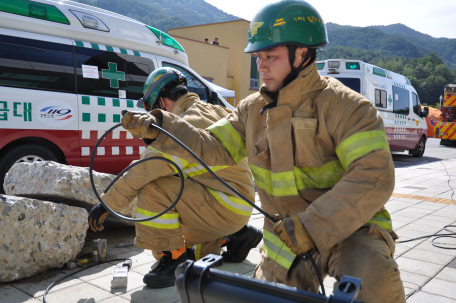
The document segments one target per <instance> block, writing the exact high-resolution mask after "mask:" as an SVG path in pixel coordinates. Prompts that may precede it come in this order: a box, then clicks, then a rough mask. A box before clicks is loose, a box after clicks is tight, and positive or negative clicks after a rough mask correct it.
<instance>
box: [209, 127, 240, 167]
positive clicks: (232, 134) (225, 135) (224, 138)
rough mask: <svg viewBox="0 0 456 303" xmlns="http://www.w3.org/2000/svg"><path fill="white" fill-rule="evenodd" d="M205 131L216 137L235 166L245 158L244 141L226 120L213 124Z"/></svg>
mask: <svg viewBox="0 0 456 303" xmlns="http://www.w3.org/2000/svg"><path fill="white" fill-rule="evenodd" d="M207 130H208V131H210V132H211V133H212V134H213V135H214V136H216V137H217V139H218V140H219V141H220V143H222V145H223V147H224V148H225V149H226V150H227V151H228V152H229V153H230V155H231V157H232V158H233V160H234V162H236V164H239V163H241V161H242V160H244V159H245V158H247V150H246V149H245V141H244V139H243V138H242V136H241V135H240V134H239V133H238V131H237V130H236V129H235V128H234V127H233V125H231V123H230V121H228V120H227V119H226V118H223V119H221V120H219V121H217V122H215V123H214V124H212V125H211V126H209V127H208V128H207Z"/></svg>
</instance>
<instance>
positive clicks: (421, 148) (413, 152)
mask: <svg viewBox="0 0 456 303" xmlns="http://www.w3.org/2000/svg"><path fill="white" fill-rule="evenodd" d="M425 149H426V142H425V140H424V137H421V140H420V143H418V146H417V147H416V149H413V150H411V151H409V154H411V155H412V156H414V157H422V156H423V154H424V150H425Z"/></svg>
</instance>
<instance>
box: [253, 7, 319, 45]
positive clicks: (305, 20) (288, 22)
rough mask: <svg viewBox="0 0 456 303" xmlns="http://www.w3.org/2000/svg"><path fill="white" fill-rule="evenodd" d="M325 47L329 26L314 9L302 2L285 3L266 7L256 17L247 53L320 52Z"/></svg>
mask: <svg viewBox="0 0 456 303" xmlns="http://www.w3.org/2000/svg"><path fill="white" fill-rule="evenodd" d="M326 44H328V38H327V33H326V26H325V24H324V22H323V19H322V18H321V16H320V14H319V13H318V12H317V10H316V9H315V8H314V7H313V6H312V5H310V4H309V3H307V2H305V1H301V0H282V1H279V2H276V3H272V4H269V5H266V6H265V7H263V8H262V9H261V10H260V11H259V12H258V13H257V14H256V15H255V17H253V20H252V22H251V23H250V29H249V44H247V47H246V48H245V52H246V53H254V52H258V51H262V50H267V49H270V48H274V47H278V46H281V45H296V46H298V47H306V48H318V47H323V46H325V45H326Z"/></svg>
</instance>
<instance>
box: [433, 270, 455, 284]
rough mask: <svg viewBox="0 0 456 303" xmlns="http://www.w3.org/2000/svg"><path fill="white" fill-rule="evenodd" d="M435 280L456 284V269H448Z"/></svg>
mask: <svg viewBox="0 0 456 303" xmlns="http://www.w3.org/2000/svg"><path fill="white" fill-rule="evenodd" d="M435 278H436V279H439V280H445V281H449V282H453V283H456V269H454V268H450V267H446V268H444V269H442V271H441V272H439V274H438V275H437V276H436V277H435Z"/></svg>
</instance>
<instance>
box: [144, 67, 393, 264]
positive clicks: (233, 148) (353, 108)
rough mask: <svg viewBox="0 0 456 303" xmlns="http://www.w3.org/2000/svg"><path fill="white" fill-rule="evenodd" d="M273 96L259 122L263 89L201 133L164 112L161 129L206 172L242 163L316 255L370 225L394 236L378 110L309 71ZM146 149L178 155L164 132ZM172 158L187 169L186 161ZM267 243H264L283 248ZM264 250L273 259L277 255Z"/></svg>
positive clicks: (264, 201)
mask: <svg viewBox="0 0 456 303" xmlns="http://www.w3.org/2000/svg"><path fill="white" fill-rule="evenodd" d="M277 95H278V96H277ZM276 96H277V106H276V107H272V108H269V109H268V110H266V111H265V112H264V113H263V115H261V114H260V111H261V109H262V108H263V107H264V106H265V105H267V104H270V103H271V102H273V100H272V94H270V93H269V92H268V91H267V89H266V88H265V86H264V85H263V86H262V87H261V89H260V91H259V92H258V93H255V94H252V95H250V96H248V97H247V98H246V99H244V100H242V101H241V102H240V103H239V105H238V106H237V108H236V110H235V111H234V112H233V113H232V114H230V115H228V116H226V117H225V119H221V120H220V121H218V122H217V123H214V124H213V125H211V126H210V127H208V128H207V129H206V130H201V129H199V130H197V129H195V128H193V127H192V126H191V125H189V123H187V122H186V121H183V120H182V119H179V118H178V117H176V116H175V115H172V114H170V113H168V112H161V114H162V117H163V120H162V121H163V123H162V126H163V127H164V128H165V129H166V130H167V131H169V132H170V133H172V134H173V135H175V136H177V137H178V138H179V139H180V140H181V141H182V142H183V143H184V144H185V145H187V146H188V147H189V148H190V149H191V150H193V151H194V152H195V153H196V154H197V155H198V156H199V157H200V158H201V159H202V160H203V161H204V162H205V163H206V164H207V165H214V166H219V165H222V166H224V165H235V164H236V163H239V162H240V161H242V160H243V159H245V157H247V159H248V162H249V166H250V168H251V170H252V173H253V175H254V179H255V183H256V185H257V189H258V195H259V197H260V200H261V206H262V208H263V209H264V210H265V211H266V212H267V213H269V214H286V215H293V214H297V215H298V217H299V219H300V221H301V222H302V224H303V225H304V226H305V227H306V229H307V230H308V232H309V234H310V236H311V237H312V239H313V240H314V242H315V244H316V246H317V249H318V250H319V251H320V253H325V252H327V251H328V250H329V249H331V248H332V247H333V246H334V245H336V244H337V243H339V242H340V241H342V240H344V239H346V238H347V237H349V236H350V235H351V234H353V233H354V232H355V231H356V230H358V229H359V228H360V227H361V226H363V225H364V224H366V223H378V224H379V225H380V226H382V227H383V228H385V229H389V230H391V229H392V225H391V218H390V216H389V214H388V212H387V211H386V210H385V209H384V205H385V204H386V202H387V201H388V199H389V198H390V197H391V193H392V191H393V189H394V178H395V176H394V164H393V161H392V158H391V153H390V150H389V147H388V141H387V138H386V135H385V127H384V124H383V120H382V118H381V117H380V115H379V113H378V111H377V109H376V108H375V106H374V105H373V104H372V103H371V102H370V101H369V100H367V99H366V98H365V97H363V96H362V95H361V94H359V93H356V92H354V91H353V90H351V89H349V88H347V87H346V86H344V85H343V84H342V83H340V82H339V81H338V80H336V79H334V78H331V77H322V76H320V75H319V73H318V70H317V68H316V64H315V63H313V64H310V65H309V66H308V67H306V68H305V69H304V70H302V71H301V72H300V74H299V75H298V77H297V78H296V79H295V80H294V81H292V82H291V83H290V84H288V85H287V86H286V87H284V88H282V89H281V90H280V91H279V93H278V94H276ZM153 114H158V113H154V112H153ZM152 146H153V147H154V148H156V149H159V150H161V151H162V152H166V153H167V152H168V151H170V150H173V149H176V144H175V143H173V142H172V140H171V139H169V138H167V137H166V136H164V135H163V134H159V135H158V137H157V139H156V140H155V141H154V143H153V144H152ZM177 156H179V157H180V158H182V159H185V160H187V161H192V160H191V158H190V157H189V156H188V155H185V154H184V153H181V154H180V155H177ZM222 171H224V170H222ZM264 229H265V230H266V231H269V232H270V233H272V222H270V221H269V220H267V219H265V221H264ZM266 234H267V232H265V238H267V236H266ZM272 238H273V237H270V238H269V243H276V246H277V247H279V246H278V245H277V244H279V243H277V242H274V241H272V240H273V239H272ZM266 246H267V245H266ZM270 246H271V247H269V249H268V250H269V252H270V254H271V252H275V253H276V254H277V251H279V250H277V249H275V250H274V248H276V247H273V246H272V244H271V245H270ZM281 250H282V248H280V251H281ZM280 251H279V252H280ZM270 256H271V258H272V255H270ZM273 259H274V258H273ZM275 260H277V258H276V259H275ZM279 268H280V266H279ZM282 268H283V270H286V268H284V267H282ZM274 269H276V268H275V267H274ZM271 270H272V269H271Z"/></svg>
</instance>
